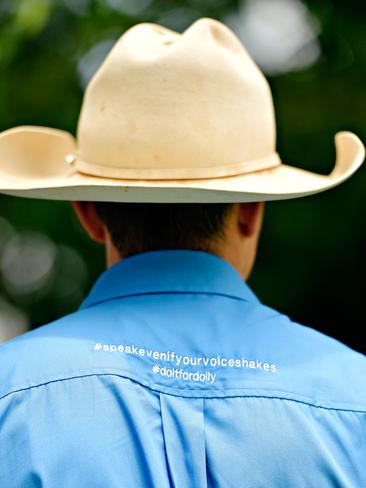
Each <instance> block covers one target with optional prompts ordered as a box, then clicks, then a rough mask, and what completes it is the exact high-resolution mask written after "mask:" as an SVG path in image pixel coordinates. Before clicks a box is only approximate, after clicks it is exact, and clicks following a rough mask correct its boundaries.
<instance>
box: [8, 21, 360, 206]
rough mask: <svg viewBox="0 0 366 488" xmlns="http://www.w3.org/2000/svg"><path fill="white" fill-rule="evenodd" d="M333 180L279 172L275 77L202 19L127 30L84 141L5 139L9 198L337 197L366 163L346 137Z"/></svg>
mask: <svg viewBox="0 0 366 488" xmlns="http://www.w3.org/2000/svg"><path fill="white" fill-rule="evenodd" d="M335 142H336V150H337V160H336V164H335V168H334V169H333V171H332V172H331V173H330V175H328V176H324V175H319V174H316V173H312V172H309V171H305V170H302V169H299V168H296V167H292V166H288V165H285V164H283V163H281V160H280V157H279V155H278V154H277V153H276V150H275V118H274V110H273V102H272V96H271V92H270V89H269V86H268V83H267V81H266V79H265V78H264V76H263V74H262V73H261V71H260V70H259V68H258V67H257V66H256V65H255V63H254V62H253V60H252V59H251V58H250V56H249V55H248V53H247V52H246V50H245V48H244V47H243V46H242V44H241V43H240V41H239V40H238V38H237V37H236V36H235V34H234V33H233V32H232V31H231V30H230V29H229V28H228V27H226V26H225V25H224V24H222V23H221V22H218V21H216V20H213V19H208V18H203V19H200V20H198V21H196V22H195V23H194V24H192V25H191V26H190V27H189V28H188V29H187V30H186V31H185V32H184V33H183V34H178V33H176V32H174V31H171V30H169V29H166V28H164V27H162V26H159V25H156V24H150V23H143V24H138V25H136V26H134V27H132V28H131V29H129V30H127V31H126V32H125V33H124V35H123V36H122V37H121V38H120V39H119V40H118V41H117V43H116V44H115V46H114V47H113V48H112V50H111V52H110V53H109V55H108V56H107V58H106V59H105V61H104V62H103V64H102V66H101V67H100V68H99V70H98V72H97V73H96V74H95V76H94V77H93V79H92V80H91V82H90V83H89V85H88V87H87V89H86V92H85V95H84V100H83V105H82V109H81V114H80V117H79V123H78V130H77V138H76V140H75V139H74V138H73V137H72V135H71V134H69V133H67V132H64V131H61V130H57V129H51V128H43V127H32V126H24V127H16V128H13V129H10V130H7V131H5V132H3V133H2V134H0V192H1V193H7V194H10V195H17V196H22V197H35V198H47V199H59V200H94V201H116V202H156V203H164V202H192V203H193V202H197V203H199V202H202V203H209V202H235V201H240V202H247V201H258V200H280V199H287V198H294V197H300V196H305V195H310V194H313V193H317V192H320V191H323V190H327V189H328V188H331V187H334V186H336V185H338V184H339V183H341V182H342V181H344V180H345V179H346V178H348V177H349V176H351V175H352V174H353V173H354V172H355V171H356V170H357V168H358V167H359V166H360V165H361V164H362V161H363V159H364V155H365V149H364V146H363V144H362V143H361V141H360V140H359V139H358V137H357V136H356V135H354V134H352V133H350V132H339V133H338V134H337V135H336V137H335Z"/></svg>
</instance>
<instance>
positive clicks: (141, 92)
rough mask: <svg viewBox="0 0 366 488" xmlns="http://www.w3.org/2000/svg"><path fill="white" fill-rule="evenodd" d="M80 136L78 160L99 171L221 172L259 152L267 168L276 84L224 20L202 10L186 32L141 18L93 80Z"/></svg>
mask: <svg viewBox="0 0 366 488" xmlns="http://www.w3.org/2000/svg"><path fill="white" fill-rule="evenodd" d="M77 139H78V150H77V158H78V159H79V160H80V165H79V169H80V170H81V171H85V172H88V173H91V174H97V175H101V176H103V175H104V176H116V177H126V178H128V177H132V178H134V177H138V178H147V179H149V178H154V179H160V178H162V179H164V178H166V177H168V178H175V177H177V178H195V177H197V178H200V177H210V176H212V177H215V176H225V175H228V174H236V173H238V172H245V171H246V169H247V167H248V170H253V164H254V169H255V165H256V162H258V161H259V169H260V165H261V163H260V162H261V161H262V162H263V160H265V161H266V164H267V166H268V164H269V165H271V164H272V163H273V158H274V155H275V120H274V111H273V103H272V97H271V92H270V89H269V86H268V83H267V81H266V79H265V78H264V76H263V74H262V73H261V72H260V70H259V69H258V67H257V66H256V65H255V63H254V62H253V60H252V59H251V58H250V56H249V55H248V53H247V52H246V50H245V49H244V47H243V46H242V44H241V43H240V41H239V39H238V38H237V37H236V36H235V34H234V33H233V32H232V31H231V30H230V29H229V28H228V27H226V26H225V25H224V24H222V23H221V22H218V21H216V20H213V19H207V18H203V19H200V20H198V21H196V22H195V23H194V24H192V25H191V27H189V28H188V29H187V30H186V31H185V32H184V33H183V34H178V33H176V32H174V31H171V30H169V29H166V28H164V27H162V26H159V25H156V24H148V23H145V24H138V25H136V26H134V27H132V28H131V29H129V30H128V31H127V32H125V34H124V35H123V36H122V37H121V38H120V39H119V40H118V41H117V43H116V44H115V46H114V47H113V48H112V50H111V52H110V53H109V55H108V56H107V58H106V59H105V61H104V63H103V64H102V66H101V67H100V68H99V70H98V72H97V73H96V74H95V76H94V77H93V79H92V80H91V82H90V83H89V85H88V87H87V90H86V93H85V96H84V101H83V106H82V110H81V114H80V119H79V124H78V138H77ZM271 158H272V163H271V162H270V161H271ZM277 163H278V162H277V160H276V164H277Z"/></svg>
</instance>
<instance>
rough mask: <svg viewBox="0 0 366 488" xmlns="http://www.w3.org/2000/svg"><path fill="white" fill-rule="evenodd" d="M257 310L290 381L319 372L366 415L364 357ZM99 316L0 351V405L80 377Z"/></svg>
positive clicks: (66, 320) (82, 313) (74, 319)
mask: <svg viewBox="0 0 366 488" xmlns="http://www.w3.org/2000/svg"><path fill="white" fill-rule="evenodd" d="M255 307H259V309H260V313H259V314H258V316H259V317H260V316H262V318H263V324H265V325H264V326H263V327H265V330H266V331H267V332H268V334H267V338H266V344H267V346H268V344H271V345H274V347H281V346H280V345H281V344H282V347H283V346H285V347H283V351H284V355H285V356H286V360H287V359H288V358H297V359H298V361H297V364H296V368H295V371H294V375H296V374H297V373H299V374H300V375H303V373H304V371H305V369H316V368H317V369H318V372H317V374H318V376H317V381H319V379H320V383H317V385H318V384H320V385H321V388H323V389H324V391H325V392H327V391H329V392H330V391H331V392H332V395H333V397H334V396H335V397H336V396H337V392H339V396H340V399H339V400H340V403H342V402H343V401H344V402H345V403H347V401H348V403H349V398H351V402H350V403H349V405H350V408H349V409H350V410H352V402H353V400H352V398H355V392H356V396H357V401H355V402H354V410H355V411H359V410H360V409H361V411H364V412H366V382H365V378H366V356H364V355H363V354H361V353H359V352H356V351H354V350H353V349H351V348H349V347H348V346H346V345H345V344H343V343H341V342H339V341H338V340H336V339H333V338H331V337H329V336H327V335H325V334H323V333H320V332H318V331H316V330H315V329H312V328H311V327H308V326H304V325H301V324H298V323H296V322H292V321H291V320H290V319H289V318H288V317H287V316H285V315H283V314H280V313H279V312H276V311H275V310H273V309H271V308H269V307H266V306H264V305H261V304H259V303H258V304H256V305H255ZM98 309H99V310H98ZM98 314H102V315H103V309H102V308H100V307H98V306H97V307H93V308H91V309H83V310H79V311H77V312H74V313H73V314H70V315H67V316H64V317H62V318H61V319H58V320H56V321H55V322H52V323H50V324H47V325H44V326H41V327H39V328H37V329H35V330H32V331H30V332H27V333H25V334H22V335H21V336H18V337H16V338H14V339H12V340H10V341H7V342H5V343H4V344H2V345H0V364H1V368H0V401H1V399H2V398H4V397H6V396H8V395H9V394H12V393H14V392H17V391H22V390H26V389H29V388H31V387H34V386H38V385H42V384H47V383H49V382H52V381H55V380H57V379H65V380H66V379H70V378H72V377H75V376H78V374H79V373H80V376H82V375H83V372H82V371H81V370H80V371H75V370H73V367H72V365H73V363H74V359H76V358H77V361H76V363H77V364H81V363H82V355H83V352H82V351H83V350H82V349H81V348H80V341H89V342H90V345H91V346H93V345H94V344H95V342H96V339H95V337H96V336H95V334H93V328H94V327H95V328H96V327H97V324H98V320H96V321H95V324H94V323H93V318H95V317H97V316H98ZM83 324H84V325H85V324H87V326H85V327H83ZM258 325H261V323H260V322H259V323H258ZM76 330H77V333H76V334H75V333H74V331H76ZM261 330H264V329H261ZM276 341H277V342H276ZM304 345H306V350H305V351H306V352H304ZM268 347H269V346H268ZM271 347H272V346H271ZM305 354H306V355H307V356H306V360H305V359H304V358H305ZM288 362H289V363H290V362H291V361H290V360H289V361H288ZM291 374H292V372H291ZM304 378H306V374H304ZM295 380H296V378H295V376H294V377H293V382H294V381H295ZM348 393H349V395H348ZM351 393H352V394H351ZM360 406H361V407H360Z"/></svg>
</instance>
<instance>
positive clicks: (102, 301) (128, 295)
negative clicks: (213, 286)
mask: <svg viewBox="0 0 366 488" xmlns="http://www.w3.org/2000/svg"><path fill="white" fill-rule="evenodd" d="M145 295H208V296H211V295H213V296H221V297H224V298H231V299H233V300H239V301H241V302H248V303H255V302H258V303H260V302H259V300H258V299H257V298H255V299H254V298H253V299H248V298H245V297H241V296H238V295H231V294H229V293H222V292H211V291H195V290H192V291H183V290H176V291H145V292H136V293H128V294H123V295H114V296H113V297H108V298H104V299H101V300H97V301H92V302H91V303H87V301H85V302H84V303H83V304H82V305H81V307H80V309H79V310H85V309H87V308H91V307H94V306H95V305H100V304H102V303H106V302H110V301H113V300H122V299H124V298H133V297H139V296H145Z"/></svg>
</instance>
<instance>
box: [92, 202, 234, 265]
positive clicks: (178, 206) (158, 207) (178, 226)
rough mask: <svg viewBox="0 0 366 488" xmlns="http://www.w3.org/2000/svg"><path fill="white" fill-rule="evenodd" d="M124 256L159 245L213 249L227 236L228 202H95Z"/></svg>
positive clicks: (229, 206)
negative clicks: (213, 246) (217, 240)
mask: <svg viewBox="0 0 366 488" xmlns="http://www.w3.org/2000/svg"><path fill="white" fill-rule="evenodd" d="M94 205H95V208H96V211H97V214H98V216H99V217H100V218H101V220H102V221H103V223H104V224H105V226H106V227H107V229H108V231H109V233H110V235H111V239H112V242H113V244H114V246H115V247H116V248H117V250H118V252H119V254H120V255H121V256H124V257H126V256H131V255H133V254H137V253H140V252H145V251H153V250H159V249H196V250H202V251H209V250H210V246H211V245H212V243H213V241H214V240H215V242H216V239H219V238H220V237H223V235H224V232H225V222H226V217H227V215H228V213H229V211H230V209H231V208H232V206H233V204H226V203H220V204H216V203H208V204H199V203H192V204H191V203H174V204H167V203H110V202H108V203H107V202H95V203H94Z"/></svg>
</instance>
